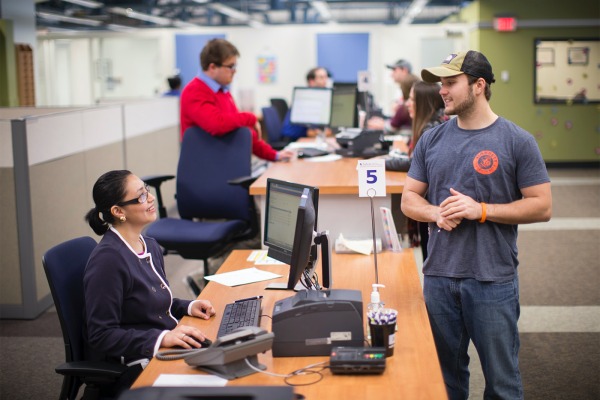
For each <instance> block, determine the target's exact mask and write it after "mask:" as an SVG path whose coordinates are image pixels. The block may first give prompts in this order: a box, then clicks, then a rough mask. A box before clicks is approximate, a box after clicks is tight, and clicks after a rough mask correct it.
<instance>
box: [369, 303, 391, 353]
mask: <svg viewBox="0 0 600 400" xmlns="http://www.w3.org/2000/svg"><path fill="white" fill-rule="evenodd" d="M397 316H398V311H396V310H394V309H392V308H381V309H379V310H374V311H369V312H368V314H367V318H368V319H369V330H370V331H371V346H372V347H383V348H385V355H386V357H391V356H393V355H394V344H395V343H396V317H397Z"/></svg>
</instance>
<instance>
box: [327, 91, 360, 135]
mask: <svg viewBox="0 0 600 400" xmlns="http://www.w3.org/2000/svg"><path fill="white" fill-rule="evenodd" d="M357 94H358V92H357V91H356V87H354V88H343V87H342V88H339V89H334V90H333V100H332V105H331V126H332V127H334V128H358V107H357V105H358V104H357V101H358V100H357Z"/></svg>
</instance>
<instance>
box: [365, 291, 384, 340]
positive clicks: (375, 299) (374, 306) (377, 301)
mask: <svg viewBox="0 0 600 400" xmlns="http://www.w3.org/2000/svg"><path fill="white" fill-rule="evenodd" d="M372 286H373V291H372V292H371V302H370V303H369V304H368V305H367V318H366V320H367V339H369V340H371V329H369V315H370V314H371V313H375V312H377V311H379V310H381V309H382V308H383V307H384V306H385V303H383V302H382V301H381V296H380V293H379V288H384V287H385V285H381V284H379V283H374V284H373V285H372Z"/></svg>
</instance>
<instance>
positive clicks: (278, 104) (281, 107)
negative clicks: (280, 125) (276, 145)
mask: <svg viewBox="0 0 600 400" xmlns="http://www.w3.org/2000/svg"><path fill="white" fill-rule="evenodd" d="M271 106H272V107H273V108H275V110H277V114H278V115H279V120H280V121H282V122H283V120H284V119H285V114H287V112H288V109H289V106H288V103H287V101H286V100H285V99H279V98H273V99H271Z"/></svg>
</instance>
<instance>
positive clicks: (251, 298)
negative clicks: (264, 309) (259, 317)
mask: <svg viewBox="0 0 600 400" xmlns="http://www.w3.org/2000/svg"><path fill="white" fill-rule="evenodd" d="M262 298H263V297H262V296H253V297H248V298H246V299H239V300H236V301H234V303H241V302H243V301H248V300H258V299H262Z"/></svg>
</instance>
